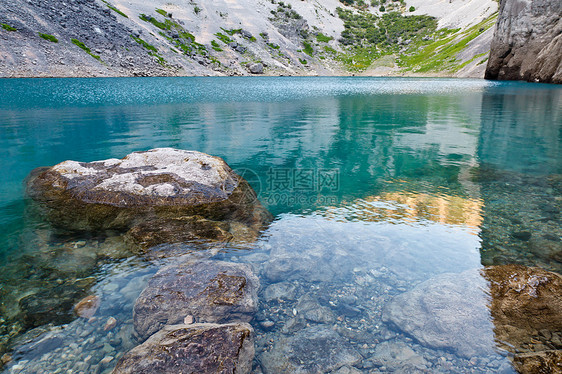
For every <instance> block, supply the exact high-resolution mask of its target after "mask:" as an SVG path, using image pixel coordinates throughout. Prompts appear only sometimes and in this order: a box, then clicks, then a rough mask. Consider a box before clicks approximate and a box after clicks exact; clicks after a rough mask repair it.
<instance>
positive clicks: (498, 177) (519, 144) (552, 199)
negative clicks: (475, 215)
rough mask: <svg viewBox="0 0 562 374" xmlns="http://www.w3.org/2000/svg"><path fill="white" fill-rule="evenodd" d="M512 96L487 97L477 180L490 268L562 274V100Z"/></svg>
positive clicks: (554, 95)
mask: <svg viewBox="0 0 562 374" xmlns="http://www.w3.org/2000/svg"><path fill="white" fill-rule="evenodd" d="M509 93H510V92H500V93H498V92H495V91H490V92H487V93H485V94H484V96H483V98H482V108H483V113H486V115H484V114H483V115H482V125H481V131H480V140H479V146H478V155H479V158H480V161H481V166H480V168H479V169H478V170H477V172H476V173H475V174H474V175H475V180H476V182H477V183H478V184H479V186H480V191H481V195H482V199H483V200H484V210H483V216H484V223H483V225H482V233H481V237H482V263H483V264H484V265H492V264H496V265H498V264H507V263H519V264H525V265H529V266H533V265H535V266H540V267H543V268H546V269H550V270H554V271H557V272H559V273H560V272H562V241H561V238H562V225H561V216H560V210H561V207H562V175H561V172H562V165H561V163H560V160H562V138H561V135H560V134H561V133H560V131H561V130H562V127H561V125H562V111H561V110H560V108H561V105H560V104H561V103H562V95H560V93H559V91H553V90H536V91H533V95H530V94H526V93H521V94H520V95H519V94H518V95H514V94H509ZM523 108H524V110H522V109H523ZM484 109H485V110H484Z"/></svg>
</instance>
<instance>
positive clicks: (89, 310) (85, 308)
mask: <svg viewBox="0 0 562 374" xmlns="http://www.w3.org/2000/svg"><path fill="white" fill-rule="evenodd" d="M99 307H100V298H99V296H96V295H90V296H86V297H85V298H83V299H82V300H80V301H79V302H78V303H77V304H76V305H75V306H74V313H76V314H77V315H78V316H79V317H82V318H92V317H93V316H94V314H96V312H97V311H98V308H99Z"/></svg>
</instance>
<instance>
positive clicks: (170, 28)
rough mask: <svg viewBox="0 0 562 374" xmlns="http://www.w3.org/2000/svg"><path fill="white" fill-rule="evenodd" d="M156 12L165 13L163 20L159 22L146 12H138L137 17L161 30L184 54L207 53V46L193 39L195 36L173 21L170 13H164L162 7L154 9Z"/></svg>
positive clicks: (203, 54)
mask: <svg viewBox="0 0 562 374" xmlns="http://www.w3.org/2000/svg"><path fill="white" fill-rule="evenodd" d="M156 12H157V13H158V14H161V15H163V14H164V13H165V14H166V16H165V17H166V18H165V19H164V22H161V21H159V20H157V19H156V18H154V17H152V16H147V15H146V14H140V15H139V18H140V19H141V20H143V21H145V22H149V23H151V24H153V25H154V26H156V27H157V28H159V29H160V30H162V31H161V32H160V35H161V36H163V37H164V38H165V39H166V40H168V41H169V42H170V43H171V44H172V45H174V47H176V48H177V49H178V50H181V51H182V52H183V53H184V54H185V55H191V54H192V53H196V54H198V55H202V56H206V55H208V51H207V48H206V47H205V46H204V45H203V44H200V43H197V42H196V41H195V36H194V35H193V34H191V33H190V32H188V31H186V30H185V29H184V28H183V27H182V26H181V25H180V24H179V23H177V22H175V21H174V20H173V19H172V18H171V16H172V15H171V14H169V13H166V12H165V11H163V10H162V9H156ZM174 33H177V35H174Z"/></svg>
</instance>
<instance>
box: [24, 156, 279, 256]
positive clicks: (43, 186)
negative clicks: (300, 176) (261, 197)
mask: <svg viewBox="0 0 562 374" xmlns="http://www.w3.org/2000/svg"><path fill="white" fill-rule="evenodd" d="M27 191H28V194H29V195H30V196H31V197H32V198H33V199H34V200H35V201H38V202H39V203H40V205H41V206H43V207H44V208H45V212H46V214H47V217H48V218H49V220H50V221H51V222H52V223H53V224H54V225H56V226H58V227H62V228H65V229H72V230H103V229H121V230H129V229H131V231H130V233H129V236H130V238H131V240H132V241H133V242H135V243H137V244H141V245H143V246H144V247H148V246H152V245H156V244H161V243H175V242H181V241H185V240H190V239H191V238H193V237H196V238H207V239H218V240H225V239H231V238H233V239H238V235H239V234H240V233H243V234H247V235H246V236H244V235H242V236H244V237H243V238H240V239H241V240H245V239H247V238H248V237H249V238H252V237H253V238H255V237H256V236H257V234H258V232H259V230H261V229H262V228H263V225H264V224H265V223H267V222H268V221H269V220H270V219H271V215H270V214H269V212H267V210H265V209H264V208H263V207H262V206H261V204H260V203H259V202H258V201H257V197H256V193H255V192H254V191H253V190H252V188H251V187H250V185H249V184H248V183H247V182H246V181H245V180H244V179H243V178H241V177H239V176H238V175H237V174H236V173H235V172H234V171H232V169H231V168H230V167H229V166H228V165H227V164H226V162H224V160H222V159H221V158H219V157H213V156H209V155H207V154H204V153H200V152H194V151H184V150H177V149H172V148H157V149H153V150H149V151H146V152H134V153H131V154H129V155H127V156H126V157H124V158H123V159H120V160H118V159H109V160H104V161H96V162H91V163H84V162H76V161H65V162H62V163H60V164H58V165H55V166H53V167H51V168H40V169H36V170H34V171H33V172H32V173H31V175H30V177H29V178H28V182H27ZM147 222H150V224H147ZM240 225H242V226H243V227H244V228H246V231H244V230H240V229H239V226H240ZM231 226H233V227H234V229H233V230H230V229H231ZM230 231H232V232H230ZM151 236H153V238H152V239H151V238H150V237H151Z"/></svg>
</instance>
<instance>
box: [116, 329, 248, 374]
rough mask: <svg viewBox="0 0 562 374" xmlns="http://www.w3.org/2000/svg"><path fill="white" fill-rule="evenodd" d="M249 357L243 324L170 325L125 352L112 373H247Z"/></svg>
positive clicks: (245, 330)
mask: <svg viewBox="0 0 562 374" xmlns="http://www.w3.org/2000/svg"><path fill="white" fill-rule="evenodd" d="M253 358H254V342H253V330H252V327H251V326H250V325H249V324H247V323H232V324H226V325H216V324H193V325H174V326H166V327H164V328H163V329H162V330H160V331H159V332H157V333H156V334H154V335H152V336H151V337H150V338H149V339H148V340H147V341H145V342H144V343H143V344H141V345H139V346H137V347H135V348H133V349H132V350H131V351H129V352H128V353H127V354H125V355H124V356H123V357H122V358H121V359H120V360H119V362H118V363H117V366H116V367H115V369H114V370H113V374H133V373H134V374H149V373H150V374H152V373H159V374H167V373H169V374H177V373H198V374H205V373H209V374H210V373H213V374H214V373H237V374H247V373H250V370H251V368H252V360H253Z"/></svg>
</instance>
